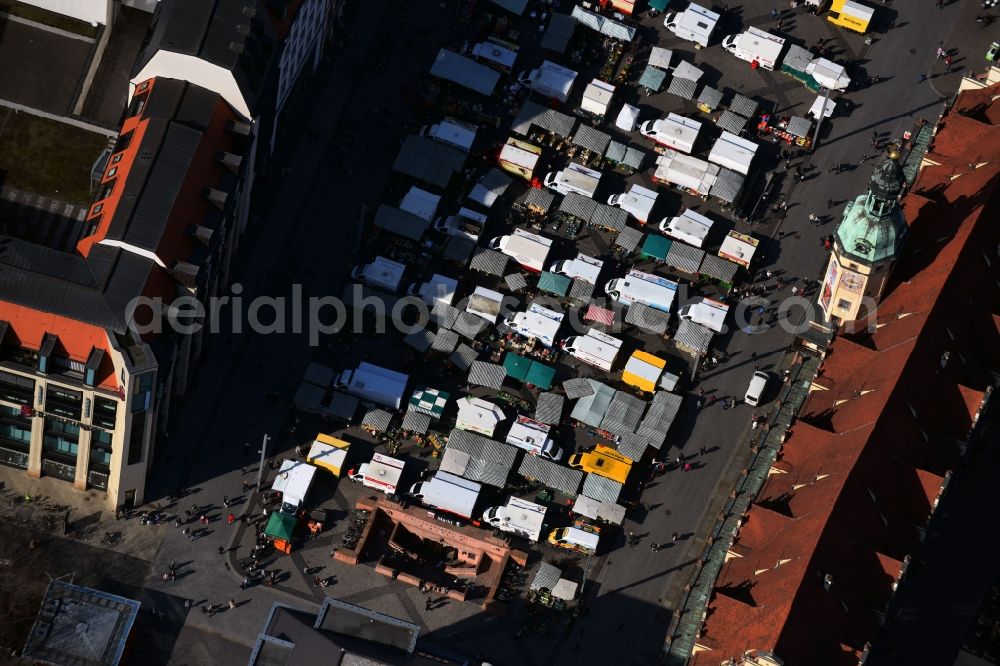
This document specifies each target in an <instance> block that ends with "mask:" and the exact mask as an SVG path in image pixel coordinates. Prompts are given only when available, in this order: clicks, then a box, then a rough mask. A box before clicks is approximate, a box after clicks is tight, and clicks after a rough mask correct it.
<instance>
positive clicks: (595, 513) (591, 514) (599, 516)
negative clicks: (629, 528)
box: [573, 493, 625, 525]
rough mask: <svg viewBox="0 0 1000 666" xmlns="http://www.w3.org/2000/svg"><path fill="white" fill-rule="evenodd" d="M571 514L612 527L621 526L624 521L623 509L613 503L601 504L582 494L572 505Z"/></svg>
mask: <svg viewBox="0 0 1000 666" xmlns="http://www.w3.org/2000/svg"><path fill="white" fill-rule="evenodd" d="M573 513H576V514H579V515H581V516H585V517H587V518H590V519H591V520H603V521H604V522H606V523H612V524H614V525H621V524H622V522H623V521H624V520H625V507H623V506H621V505H620V504H615V503H614V502H601V501H598V500H595V499H593V498H590V497H587V496H586V495H584V494H583V493H580V495H578V496H577V498H576V502H575V503H574V504H573Z"/></svg>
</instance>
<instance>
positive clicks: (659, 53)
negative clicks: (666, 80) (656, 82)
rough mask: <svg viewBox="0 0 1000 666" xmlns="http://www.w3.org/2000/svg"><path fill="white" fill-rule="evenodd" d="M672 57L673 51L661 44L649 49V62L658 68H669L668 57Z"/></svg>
mask: <svg viewBox="0 0 1000 666" xmlns="http://www.w3.org/2000/svg"><path fill="white" fill-rule="evenodd" d="M673 57H674V52H673V51H671V50H670V49H665V48H663V47H661V46H654V47H653V48H652V49H650V51H649V64H650V65H651V66H652V67H659V68H660V69H670V59H671V58H673Z"/></svg>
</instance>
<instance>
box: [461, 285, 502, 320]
mask: <svg viewBox="0 0 1000 666" xmlns="http://www.w3.org/2000/svg"><path fill="white" fill-rule="evenodd" d="M502 302H503V294H501V293H500V292H499V291H493V290H492V289H487V288H486V287H476V290H475V291H474V292H472V296H470V297H469V304H468V305H467V306H466V307H465V311H466V312H470V313H472V314H474V315H476V316H479V317H482V318H483V319H485V320H486V321H488V322H489V323H491V324H495V323H497V315H498V314H500V306H501V304H502Z"/></svg>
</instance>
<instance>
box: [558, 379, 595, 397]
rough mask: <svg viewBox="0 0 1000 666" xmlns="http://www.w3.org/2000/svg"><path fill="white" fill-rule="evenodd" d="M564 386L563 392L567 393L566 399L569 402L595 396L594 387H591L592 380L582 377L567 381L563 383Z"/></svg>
mask: <svg viewBox="0 0 1000 666" xmlns="http://www.w3.org/2000/svg"><path fill="white" fill-rule="evenodd" d="M562 386H563V392H565V393H566V398H567V399H569V400H576V399H577V398H582V397H584V396H587V395H593V394H594V387H593V386H591V385H590V380H589V379H583V378H582V377H576V378H573V379H567V380H566V381H564V382H563V384H562Z"/></svg>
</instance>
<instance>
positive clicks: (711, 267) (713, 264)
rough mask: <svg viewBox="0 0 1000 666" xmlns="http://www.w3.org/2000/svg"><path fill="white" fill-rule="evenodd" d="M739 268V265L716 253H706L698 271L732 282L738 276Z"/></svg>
mask: <svg viewBox="0 0 1000 666" xmlns="http://www.w3.org/2000/svg"><path fill="white" fill-rule="evenodd" d="M738 269H739V266H737V265H736V264H734V263H733V262H731V261H728V260H726V259H723V258H722V257H717V256H715V255H714V254H706V255H705V258H704V259H702V260H701V267H700V268H699V269H698V272H699V273H701V274H702V275H707V276H708V277H711V278H715V279H716V280H722V281H723V282H728V283H730V284H731V283H732V281H733V278H735V277H736V271H737V270H738Z"/></svg>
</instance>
